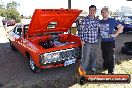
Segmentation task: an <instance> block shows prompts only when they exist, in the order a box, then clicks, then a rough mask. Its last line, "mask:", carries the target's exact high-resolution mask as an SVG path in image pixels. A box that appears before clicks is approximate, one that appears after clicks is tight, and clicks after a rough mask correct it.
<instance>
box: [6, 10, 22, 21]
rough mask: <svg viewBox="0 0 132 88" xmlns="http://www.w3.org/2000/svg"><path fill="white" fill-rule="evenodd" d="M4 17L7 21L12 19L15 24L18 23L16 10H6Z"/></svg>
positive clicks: (18, 15) (18, 16) (18, 18)
mask: <svg viewBox="0 0 132 88" xmlns="http://www.w3.org/2000/svg"><path fill="white" fill-rule="evenodd" d="M6 17H7V18H8V19H14V20H16V21H17V22H19V21H20V14H19V12H18V11H16V9H7V10H6Z"/></svg>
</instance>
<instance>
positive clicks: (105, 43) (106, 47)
mask: <svg viewBox="0 0 132 88" xmlns="http://www.w3.org/2000/svg"><path fill="white" fill-rule="evenodd" d="M101 15H102V17H103V19H102V20H101V21H100V34H101V49H102V58H103V60H104V62H103V68H104V69H108V74H113V73H114V59H115V57H114V48H115V37H116V36H117V35H118V34H119V33H122V31H123V26H122V25H121V24H120V23H119V22H118V21H116V20H115V19H113V18H109V17H108V16H109V11H108V8H103V9H102V10H101ZM116 27H117V30H115V28H116Z"/></svg>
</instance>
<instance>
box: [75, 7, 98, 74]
mask: <svg viewBox="0 0 132 88" xmlns="http://www.w3.org/2000/svg"><path fill="white" fill-rule="evenodd" d="M95 14H96V6H94V5H91V6H90V7H89V15H88V16H87V17H85V18H84V19H83V20H82V21H81V23H80V33H79V34H78V36H79V37H80V39H81V43H82V58H81V66H80V69H83V71H84V72H86V74H89V73H91V72H95V71H96V68H95V67H96V57H97V48H98V41H99V19H98V18H96V17H95Z"/></svg>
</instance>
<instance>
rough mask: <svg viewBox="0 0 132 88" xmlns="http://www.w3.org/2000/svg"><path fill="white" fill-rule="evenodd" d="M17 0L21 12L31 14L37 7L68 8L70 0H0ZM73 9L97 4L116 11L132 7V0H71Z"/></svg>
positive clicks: (86, 7) (98, 6)
mask: <svg viewBox="0 0 132 88" xmlns="http://www.w3.org/2000/svg"><path fill="white" fill-rule="evenodd" d="M11 1H16V2H18V3H19V4H20V6H19V7H18V11H19V12H20V14H23V15H25V16H29V15H32V14H33V11H34V10H35V9H59V8H65V9H67V8H68V0H0V4H1V3H2V2H3V4H6V3H7V2H11ZM71 1H72V3H71V5H72V6H71V8H72V9H81V10H84V11H88V7H89V6H90V5H96V6H97V8H98V9H101V8H102V7H104V6H108V7H109V8H110V10H112V11H116V10H117V9H120V7H121V6H129V7H130V8H132V1H126V0H71Z"/></svg>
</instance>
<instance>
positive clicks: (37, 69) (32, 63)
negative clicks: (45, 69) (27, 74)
mask: <svg viewBox="0 0 132 88" xmlns="http://www.w3.org/2000/svg"><path fill="white" fill-rule="evenodd" d="M29 65H30V69H31V70H32V71H33V72H34V73H38V72H40V71H41V69H40V68H39V67H38V66H36V64H35V63H34V61H33V59H32V58H31V57H30V59H29Z"/></svg>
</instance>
